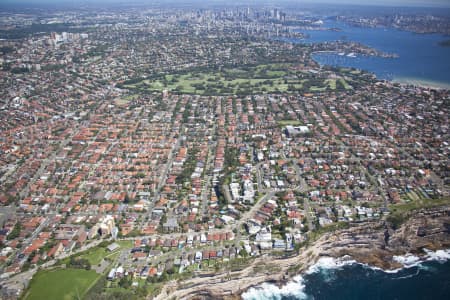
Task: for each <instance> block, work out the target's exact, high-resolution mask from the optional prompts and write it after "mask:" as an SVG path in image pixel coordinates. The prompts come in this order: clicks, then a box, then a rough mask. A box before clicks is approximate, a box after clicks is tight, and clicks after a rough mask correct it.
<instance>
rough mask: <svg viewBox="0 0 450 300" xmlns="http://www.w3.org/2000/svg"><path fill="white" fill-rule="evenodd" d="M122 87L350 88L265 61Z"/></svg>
mask: <svg viewBox="0 0 450 300" xmlns="http://www.w3.org/2000/svg"><path fill="white" fill-rule="evenodd" d="M120 87H123V88H127V89H130V90H134V91H140V92H162V91H163V90H168V91H170V92H173V93H179V94H197V95H249V94H263V93H290V92H297V93H298V92H303V93H307V92H308V93H309V92H324V91H326V90H348V89H352V86H351V85H350V84H349V83H348V82H347V81H346V80H344V79H343V78H337V79H328V78H320V77H317V75H316V74H314V73H311V72H309V71H308V70H303V69H299V68H298V67H297V66H295V65H293V64H266V65H257V66H244V67H241V68H223V69H221V70H218V71H208V70H207V69H205V70H203V69H200V70H191V71H189V72H183V73H175V74H163V75H157V76H152V77H150V78H139V79H131V80H128V81H125V82H124V83H123V84H122V85H121V86H120Z"/></svg>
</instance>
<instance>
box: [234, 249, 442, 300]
mask: <svg viewBox="0 0 450 300" xmlns="http://www.w3.org/2000/svg"><path fill="white" fill-rule="evenodd" d="M449 259H450V251H442V250H441V251H437V252H429V255H428V256H427V257H426V259H425V260H424V261H421V260H420V259H419V258H418V257H415V256H413V255H406V256H403V257H398V258H397V260H398V262H401V263H402V264H404V266H405V267H404V268H402V269H398V270H394V271H388V272H386V271H383V270H381V269H377V268H372V267H370V266H367V265H362V264H359V263H357V262H355V261H352V260H348V259H333V258H326V257H324V258H321V259H320V260H319V261H318V262H317V264H315V265H314V266H312V267H310V268H309V270H308V271H306V272H305V273H304V274H302V275H298V276H296V277H294V278H293V280H292V281H291V282H289V283H287V284H286V285H284V286H282V287H277V286H276V285H273V284H268V283H264V284H262V285H260V286H257V287H254V288H251V289H249V290H248V291H247V292H245V293H244V294H243V295H242V298H243V299H244V300H294V299H297V300H298V299H300V300H303V299H307V300H328V299H330V300H360V299H364V300H372V299H373V300H378V299H380V300H382V299H383V300H384V299H398V300H402V299H405V300H419V299H420V300H422V299H423V300H440V299H442V300H447V299H450V261H449Z"/></svg>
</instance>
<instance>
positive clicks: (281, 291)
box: [242, 249, 450, 300]
mask: <svg viewBox="0 0 450 300" xmlns="http://www.w3.org/2000/svg"><path fill="white" fill-rule="evenodd" d="M424 251H425V256H423V257H418V256H415V255H413V254H411V253H407V254H405V255H398V256H394V257H393V260H394V261H396V262H398V263H400V264H402V265H403V268H399V269H395V270H383V269H381V268H378V267H374V266H370V265H367V264H362V263H359V262H357V261H355V260H353V259H351V257H350V256H343V257H341V258H333V257H321V258H320V259H319V260H318V261H317V262H316V263H315V264H314V265H312V266H311V267H309V268H308V270H307V271H306V272H305V273H306V274H307V275H309V274H313V273H318V272H323V271H327V270H335V269H340V268H342V267H344V266H347V265H351V264H360V265H362V266H364V267H367V268H370V269H372V270H377V271H382V272H385V273H398V272H399V271H401V270H403V269H405V268H412V267H415V266H417V267H418V268H419V269H418V270H417V272H415V273H414V274H409V275H405V276H403V277H399V278H393V279H404V278H410V277H413V276H417V275H418V274H419V272H420V270H428V268H425V267H423V266H422V263H423V262H425V261H441V262H443V261H447V260H450V249H447V250H437V251H431V250H427V249H424ZM283 296H291V297H295V298H297V299H302V300H303V299H309V298H310V297H309V296H308V295H307V294H306V293H305V284H304V279H303V277H302V276H301V275H298V276H296V277H294V278H293V280H292V281H290V282H289V283H287V284H286V285H284V286H283V287H281V288H279V287H277V286H276V285H274V284H269V283H263V284H261V285H259V286H257V287H253V288H250V289H249V290H248V291H247V292H245V293H244V294H242V299H244V300H265V299H274V300H279V299H281V298H282V297H283Z"/></svg>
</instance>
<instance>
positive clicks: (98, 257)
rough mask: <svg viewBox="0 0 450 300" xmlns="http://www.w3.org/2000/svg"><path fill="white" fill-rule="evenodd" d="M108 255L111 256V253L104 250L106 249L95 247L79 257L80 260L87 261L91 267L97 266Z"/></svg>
mask: <svg viewBox="0 0 450 300" xmlns="http://www.w3.org/2000/svg"><path fill="white" fill-rule="evenodd" d="M108 254H111V252H109V251H108V250H106V248H101V247H100V248H98V247H95V248H92V249H90V250H88V251H87V252H86V253H85V254H83V255H81V256H80V258H86V259H87V260H89V262H90V263H91V265H98V264H99V263H100V262H101V261H102V259H103V258H104V257H105V256H107V255H108Z"/></svg>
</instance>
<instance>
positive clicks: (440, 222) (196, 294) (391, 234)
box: [157, 207, 450, 299]
mask: <svg viewBox="0 0 450 300" xmlns="http://www.w3.org/2000/svg"><path fill="white" fill-rule="evenodd" d="M395 227H396V226H393V224H390V223H389V222H386V221H374V222H365V223H360V224H352V226H351V227H350V228H349V229H343V230H339V231H336V232H333V233H327V234H324V235H323V236H322V237H321V238H319V239H318V240H317V241H315V242H314V243H313V244H311V245H310V246H308V247H307V248H303V249H301V250H300V253H299V255H297V256H295V257H290V258H284V259H281V258H280V259H276V258H272V257H259V258H257V259H255V261H254V262H253V264H252V265H250V266H249V267H247V268H245V269H243V270H241V271H239V272H231V273H226V272H222V273H218V274H215V275H214V274H212V275H211V276H210V277H208V278H192V279H188V280H186V281H183V282H181V283H179V282H172V283H169V284H167V285H166V286H165V287H164V289H163V292H162V293H161V294H160V295H159V296H158V297H157V299H171V298H176V299H240V295H241V293H242V292H244V291H245V290H246V289H248V288H249V287H251V286H254V285H258V284H260V283H262V282H268V281H271V282H275V283H279V284H281V283H283V282H285V281H286V280H289V276H293V275H296V274H295V273H291V272H290V271H289V270H292V267H293V266H300V268H295V269H296V270H297V271H296V272H301V271H302V270H303V271H304V270H306V269H308V268H309V267H310V266H311V265H313V264H314V263H315V262H316V261H317V259H319V258H320V257H321V256H330V257H336V258H339V257H343V256H345V255H348V256H350V257H351V258H352V259H354V260H356V261H358V262H360V263H365V264H369V265H371V266H376V267H379V268H383V269H397V268H400V267H402V265H401V264H399V263H398V262H396V261H395V260H394V259H393V257H394V256H395V255H403V254H406V253H413V254H415V255H418V256H420V255H423V254H425V253H424V251H423V249H429V250H437V249H448V248H450V207H442V208H435V209H428V210H422V211H419V212H415V213H413V214H412V215H411V216H410V218H409V219H408V220H407V221H406V222H405V223H404V224H402V225H401V226H400V227H399V228H396V229H394V228H395ZM268 261H270V263H271V264H272V265H273V264H276V266H277V268H278V270H279V271H278V272H277V273H274V274H272V273H270V272H261V273H258V272H255V266H264V265H265V264H267V263H268Z"/></svg>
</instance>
